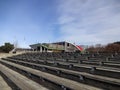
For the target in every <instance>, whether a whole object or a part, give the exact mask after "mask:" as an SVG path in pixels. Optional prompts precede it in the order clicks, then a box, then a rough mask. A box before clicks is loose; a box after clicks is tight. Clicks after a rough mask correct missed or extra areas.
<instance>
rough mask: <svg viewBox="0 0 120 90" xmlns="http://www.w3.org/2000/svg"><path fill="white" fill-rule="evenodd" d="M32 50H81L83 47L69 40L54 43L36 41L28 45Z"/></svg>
mask: <svg viewBox="0 0 120 90" xmlns="http://www.w3.org/2000/svg"><path fill="white" fill-rule="evenodd" d="M30 47H31V49H32V50H33V51H40V52H76V51H82V50H83V48H82V47H81V46H79V45H75V44H72V43H69V42H65V41H63V42H55V43H37V44H33V45H30Z"/></svg>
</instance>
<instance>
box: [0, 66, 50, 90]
mask: <svg viewBox="0 0 120 90" xmlns="http://www.w3.org/2000/svg"><path fill="white" fill-rule="evenodd" d="M0 71H1V72H2V73H4V74H5V75H6V76H7V77H8V78H9V79H10V80H11V81H13V82H14V83H15V84H16V85H17V86H18V87H19V88H21V89H22V90H48V89H47V88H45V87H43V86H41V85H40V84H38V83H36V82H34V81H32V80H30V79H28V78H26V77H25V76H23V75H21V74H19V73H17V72H15V71H13V70H11V69H9V68H7V67H6V66H4V65H2V64H0Z"/></svg>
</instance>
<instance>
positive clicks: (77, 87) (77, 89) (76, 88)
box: [0, 60, 101, 90]
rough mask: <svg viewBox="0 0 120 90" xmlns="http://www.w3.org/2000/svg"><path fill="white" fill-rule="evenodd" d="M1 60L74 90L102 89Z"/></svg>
mask: <svg viewBox="0 0 120 90" xmlns="http://www.w3.org/2000/svg"><path fill="white" fill-rule="evenodd" d="M0 61H1V62H4V63H6V64H9V65H12V66H15V67H17V68H19V69H21V70H24V71H27V72H30V73H32V74H34V75H37V76H39V77H43V78H45V79H47V80H50V81H52V82H54V83H57V84H59V85H63V86H65V87H69V88H71V89H73V90H101V89H100V88H96V87H93V86H89V85H85V84H82V83H78V82H75V81H73V80H69V79H65V78H61V77H58V76H55V75H52V74H49V73H45V72H41V71H39V70H35V69H31V68H28V67H25V66H21V65H17V64H14V63H11V62H7V61H4V60H0Z"/></svg>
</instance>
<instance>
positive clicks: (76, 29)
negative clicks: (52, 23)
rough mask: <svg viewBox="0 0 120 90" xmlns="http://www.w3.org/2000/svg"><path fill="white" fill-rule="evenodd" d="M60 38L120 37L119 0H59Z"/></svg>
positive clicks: (93, 41)
mask: <svg viewBox="0 0 120 90" xmlns="http://www.w3.org/2000/svg"><path fill="white" fill-rule="evenodd" d="M58 12H59V18H58V23H59V25H60V32H61V34H62V36H61V37H60V38H59V39H62V40H67V41H71V42H76V43H81V44H96V43H102V44H105V43H109V42H114V41H118V40H120V25H119V21H120V2H119V1H118V0H106V1H105V0H60V3H59V6H58Z"/></svg>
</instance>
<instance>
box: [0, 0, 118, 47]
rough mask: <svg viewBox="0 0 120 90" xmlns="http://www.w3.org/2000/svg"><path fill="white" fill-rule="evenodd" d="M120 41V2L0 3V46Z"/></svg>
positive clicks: (29, 0) (32, 0)
mask: <svg viewBox="0 0 120 90" xmlns="http://www.w3.org/2000/svg"><path fill="white" fill-rule="evenodd" d="M56 41H69V42H72V43H74V42H75V43H76V44H85V45H94V44H97V43H101V44H106V43H111V42H114V41H120V0H0V45H2V44H4V42H11V43H15V42H17V43H18V46H19V47H28V45H30V44H34V43H38V42H40V43H41V42H42V43H43V42H56Z"/></svg>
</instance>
